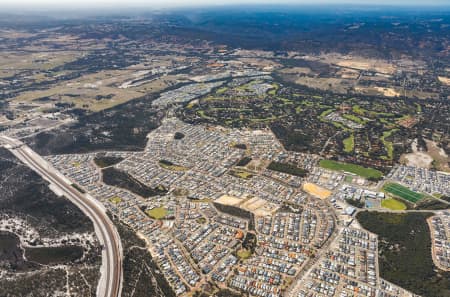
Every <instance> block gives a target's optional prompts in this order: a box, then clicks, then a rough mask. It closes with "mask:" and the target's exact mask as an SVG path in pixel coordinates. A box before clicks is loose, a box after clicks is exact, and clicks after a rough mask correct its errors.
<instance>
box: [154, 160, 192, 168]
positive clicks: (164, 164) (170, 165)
mask: <svg viewBox="0 0 450 297" xmlns="http://www.w3.org/2000/svg"><path fill="white" fill-rule="evenodd" d="M158 164H159V166H161V167H162V168H164V169H167V170H172V171H186V170H188V168H186V167H184V166H181V165H177V164H173V163H172V162H170V161H167V160H160V161H159V162H158Z"/></svg>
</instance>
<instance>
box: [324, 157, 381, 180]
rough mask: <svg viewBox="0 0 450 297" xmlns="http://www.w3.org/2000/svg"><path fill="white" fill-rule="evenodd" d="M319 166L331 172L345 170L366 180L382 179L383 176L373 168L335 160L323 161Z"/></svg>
mask: <svg viewBox="0 0 450 297" xmlns="http://www.w3.org/2000/svg"><path fill="white" fill-rule="evenodd" d="M319 165H320V167H322V168H326V169H330V170H343V171H347V172H351V173H354V174H357V175H359V176H362V177H365V178H375V179H380V178H381V177H382V176H383V173H382V172H381V171H378V170H376V169H373V168H367V167H363V166H360V165H356V164H350V163H344V162H337V161H333V160H321V161H320V163H319Z"/></svg>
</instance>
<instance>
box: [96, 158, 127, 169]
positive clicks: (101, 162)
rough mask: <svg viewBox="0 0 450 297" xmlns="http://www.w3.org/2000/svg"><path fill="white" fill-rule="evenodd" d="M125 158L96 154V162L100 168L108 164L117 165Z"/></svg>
mask: <svg viewBox="0 0 450 297" xmlns="http://www.w3.org/2000/svg"><path fill="white" fill-rule="evenodd" d="M122 160H123V158H121V157H111V156H96V157H95V158H94V163H95V165H97V166H98V167H100V168H105V167H108V166H112V165H115V164H117V163H119V162H121V161H122Z"/></svg>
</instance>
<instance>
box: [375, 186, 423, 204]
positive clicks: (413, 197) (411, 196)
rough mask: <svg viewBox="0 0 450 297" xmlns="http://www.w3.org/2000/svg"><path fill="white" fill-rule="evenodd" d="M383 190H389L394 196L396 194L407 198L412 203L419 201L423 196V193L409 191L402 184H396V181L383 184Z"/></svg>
mask: <svg viewBox="0 0 450 297" xmlns="http://www.w3.org/2000/svg"><path fill="white" fill-rule="evenodd" d="M383 190H384V191H386V192H389V193H391V194H393V195H395V196H398V197H400V198H403V199H405V200H408V201H410V202H412V203H416V202H417V201H419V200H420V199H422V198H423V197H425V195H424V194H421V193H417V192H414V191H411V190H410V189H408V188H407V187H404V186H402V185H399V184H396V183H387V184H385V185H384V186H383Z"/></svg>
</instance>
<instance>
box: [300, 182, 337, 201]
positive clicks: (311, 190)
mask: <svg viewBox="0 0 450 297" xmlns="http://www.w3.org/2000/svg"><path fill="white" fill-rule="evenodd" d="M303 190H304V191H305V192H307V193H308V194H311V195H313V196H315V197H317V198H320V199H326V198H328V197H330V195H331V191H328V190H327V189H324V188H322V187H319V186H318V185H315V184H313V183H305V184H303Z"/></svg>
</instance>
